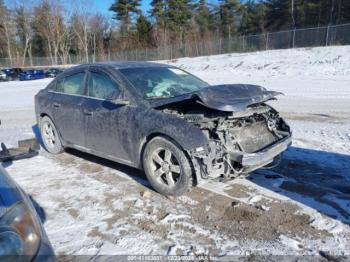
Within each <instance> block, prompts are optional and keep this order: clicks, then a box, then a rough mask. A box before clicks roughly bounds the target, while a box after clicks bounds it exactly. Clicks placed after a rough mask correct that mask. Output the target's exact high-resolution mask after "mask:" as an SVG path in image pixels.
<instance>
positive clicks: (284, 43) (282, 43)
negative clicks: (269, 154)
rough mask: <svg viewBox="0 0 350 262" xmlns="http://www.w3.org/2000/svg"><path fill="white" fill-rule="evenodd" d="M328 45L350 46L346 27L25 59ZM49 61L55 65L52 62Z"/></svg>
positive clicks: (37, 62) (74, 60)
mask: <svg viewBox="0 0 350 262" xmlns="http://www.w3.org/2000/svg"><path fill="white" fill-rule="evenodd" d="M330 45H350V24H342V25H332V26H324V27H316V28H304V29H294V30H287V31H280V32H272V33H266V34H259V35H249V36H238V37H233V38H230V39H228V38H226V39H223V38H219V39H216V40H210V41H209V40H207V41H198V42H188V43H185V44H182V45H172V46H163V47H158V48H153V49H137V50H126V51H120V52H116V53H110V54H106V55H103V56H101V57H95V56H92V55H90V56H88V57H86V56H72V55H69V56H68V57H66V58H65V59H62V58H60V57H57V58H54V59H53V58H51V57H33V58H32V59H27V62H26V63H27V64H28V65H27V66H52V65H64V64H81V63H91V62H98V61H111V60H148V61H150V60H171V59H176V58H180V57H196V56H205V55H218V54H225V53H235V52H240V53H242V52H252V51H262V50H273V49H287V48H299V47H317V46H330ZM52 61H55V62H54V63H53V62H52ZM56 61H57V62H56ZM15 65H21V62H20V61H14V62H13V63H12V64H11V61H10V59H8V58H0V67H11V66H15Z"/></svg>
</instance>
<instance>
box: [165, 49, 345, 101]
mask: <svg viewBox="0 0 350 262" xmlns="http://www.w3.org/2000/svg"><path fill="white" fill-rule="evenodd" d="M164 62H166V63H169V64H172V65H175V66H179V67H181V68H183V69H185V70H187V71H189V72H191V73H193V74H195V75H198V76H200V77H202V78H203V79H205V80H207V81H208V82H209V83H210V84H233V83H248V84H258V85H262V86H265V87H267V88H268V89H274V90H278V91H282V92H284V93H285V94H286V95H291V96H321V97H322V96H323V97H324V96H327V97H329V96H337V97H344V96H347V97H350V46H332V47H318V48H299V49H287V50H271V51H262V52H253V53H243V54H242V53H232V54H225V55H215V56H203V57H196V58H181V59H177V60H172V61H164Z"/></svg>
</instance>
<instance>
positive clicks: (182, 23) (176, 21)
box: [166, 0, 192, 41]
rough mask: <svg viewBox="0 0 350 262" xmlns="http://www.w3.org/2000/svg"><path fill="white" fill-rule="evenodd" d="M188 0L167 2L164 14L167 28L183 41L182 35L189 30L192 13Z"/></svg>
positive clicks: (169, 0) (170, 0)
mask: <svg viewBox="0 0 350 262" xmlns="http://www.w3.org/2000/svg"><path fill="white" fill-rule="evenodd" d="M191 9H192V6H191V3H190V1H189V0H168V9H167V13H166V17H167V21H168V24H169V28H170V29H171V30H172V31H173V32H175V33H177V34H178V35H179V36H180V39H181V41H183V38H184V33H185V32H186V31H187V30H188V29H189V27H190V22H191V17H192V12H191Z"/></svg>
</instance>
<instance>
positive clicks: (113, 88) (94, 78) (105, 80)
mask: <svg viewBox="0 0 350 262" xmlns="http://www.w3.org/2000/svg"><path fill="white" fill-rule="evenodd" d="M119 94H120V89H119V86H118V84H117V83H116V82H115V81H113V80H112V79H111V78H110V77H109V76H108V75H106V74H104V73H96V72H90V79H89V96H90V97H95V98H100V99H105V100H111V99H115V98H117V97H118V95H119Z"/></svg>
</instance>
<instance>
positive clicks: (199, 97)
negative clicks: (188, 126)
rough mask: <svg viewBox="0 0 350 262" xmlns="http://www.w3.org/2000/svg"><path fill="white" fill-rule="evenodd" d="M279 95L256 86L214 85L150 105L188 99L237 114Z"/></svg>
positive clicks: (155, 105)
mask: <svg viewBox="0 0 350 262" xmlns="http://www.w3.org/2000/svg"><path fill="white" fill-rule="evenodd" d="M281 94H282V93H280V92H275V91H267V90H266V89H265V88H263V87H261V86H257V85H243V84H235V85H216V86H208V87H206V88H203V89H201V90H199V91H196V92H193V93H189V94H185V95H181V96H176V97H172V98H165V99H159V100H154V101H153V102H152V103H151V104H152V106H153V107H160V106H163V105H167V104H172V103H177V102H180V101H184V100H188V99H196V101H197V102H198V103H200V104H203V105H204V106H206V107H208V108H211V109H216V110H220V111H227V112H239V111H243V110H245V109H246V108H247V107H248V106H250V105H253V104H258V103H262V102H266V101H268V100H271V99H274V97H275V96H277V95H281Z"/></svg>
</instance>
